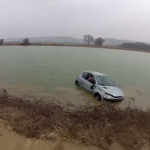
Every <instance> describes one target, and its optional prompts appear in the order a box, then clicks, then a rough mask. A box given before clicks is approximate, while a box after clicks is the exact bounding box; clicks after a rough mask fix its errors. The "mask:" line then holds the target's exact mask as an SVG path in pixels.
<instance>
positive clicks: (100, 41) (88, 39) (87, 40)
mask: <svg viewBox="0 0 150 150" xmlns="http://www.w3.org/2000/svg"><path fill="white" fill-rule="evenodd" d="M84 41H85V45H88V46H89V45H90V43H94V45H98V46H101V45H102V44H103V43H104V42H105V40H104V39H102V38H101V37H99V38H96V39H95V40H94V38H93V36H92V35H89V34H87V35H84Z"/></svg>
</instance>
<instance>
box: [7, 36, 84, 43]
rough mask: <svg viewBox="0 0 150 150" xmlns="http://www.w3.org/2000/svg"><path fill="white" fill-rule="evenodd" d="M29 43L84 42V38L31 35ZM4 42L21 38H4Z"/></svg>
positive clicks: (18, 40) (19, 40)
mask: <svg viewBox="0 0 150 150" xmlns="http://www.w3.org/2000/svg"><path fill="white" fill-rule="evenodd" d="M29 39H30V42H31V43H59V44H84V40H82V39H76V38H72V37H65V36H64V37H60V36H53V37H31V38H29ZM4 42H6V43H10V42H11V43H14V42H15V43H16V42H22V38H8V39H5V40H4Z"/></svg>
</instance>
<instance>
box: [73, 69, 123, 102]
mask: <svg viewBox="0 0 150 150" xmlns="http://www.w3.org/2000/svg"><path fill="white" fill-rule="evenodd" d="M75 85H77V86H81V87H84V88H85V89H87V90H88V91H90V92H92V94H93V95H94V97H95V98H96V99H97V100H98V101H100V100H108V101H115V102H117V101H122V100H123V99H124V93H123V91H122V90H121V89H120V88H119V87H117V86H116V84H115V83H114V82H113V81H112V80H111V79H110V78H109V77H108V76H107V75H105V74H102V73H99V72H93V71H83V72H82V73H81V74H80V75H78V76H77V78H76V79H75Z"/></svg>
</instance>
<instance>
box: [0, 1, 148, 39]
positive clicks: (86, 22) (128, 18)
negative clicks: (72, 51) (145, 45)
mask: <svg viewBox="0 0 150 150" xmlns="http://www.w3.org/2000/svg"><path fill="white" fill-rule="evenodd" d="M84 34H91V35H93V36H94V37H104V38H106V37H108V38H118V39H129V40H136V41H147V42H150V0H0V38H9V37H22V38H23V37H36V36H72V37H75V38H83V35H84Z"/></svg>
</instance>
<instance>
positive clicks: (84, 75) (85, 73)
mask: <svg viewBox="0 0 150 150" xmlns="http://www.w3.org/2000/svg"><path fill="white" fill-rule="evenodd" d="M82 77H83V78H84V79H85V80H87V78H88V73H87V72H84V73H83V74H82Z"/></svg>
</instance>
